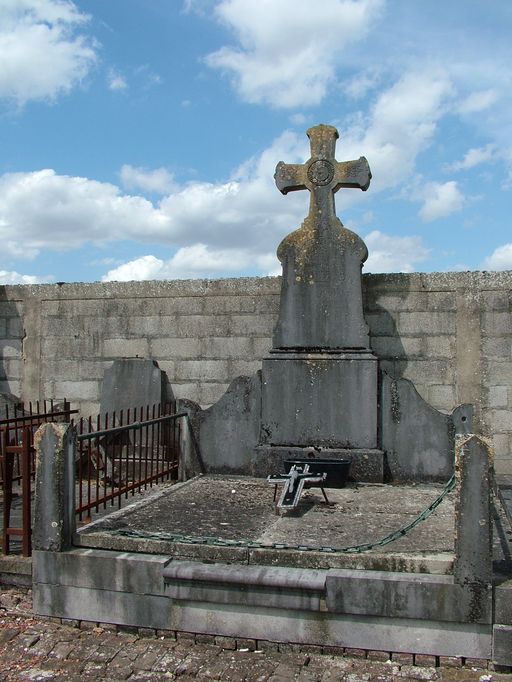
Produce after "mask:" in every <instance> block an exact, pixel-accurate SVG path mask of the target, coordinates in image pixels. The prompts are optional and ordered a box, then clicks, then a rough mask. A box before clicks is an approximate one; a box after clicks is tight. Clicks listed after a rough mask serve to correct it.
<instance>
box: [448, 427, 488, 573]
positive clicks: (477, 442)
mask: <svg viewBox="0 0 512 682" xmlns="http://www.w3.org/2000/svg"><path fill="white" fill-rule="evenodd" d="M493 459H494V457H493V449H492V445H491V444H490V441H489V440H488V439H487V438H484V437H482V436H476V435H474V434H464V435H462V434H461V435H457V436H456V439H455V476H456V480H457V488H456V490H457V500H456V506H455V564H454V577H455V582H457V583H459V584H479V585H490V583H491V582H492V515H491V501H492V472H493Z"/></svg>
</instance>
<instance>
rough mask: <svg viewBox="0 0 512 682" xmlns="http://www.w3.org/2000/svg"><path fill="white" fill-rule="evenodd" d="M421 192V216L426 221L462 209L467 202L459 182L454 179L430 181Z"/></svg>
mask: <svg viewBox="0 0 512 682" xmlns="http://www.w3.org/2000/svg"><path fill="white" fill-rule="evenodd" d="M420 194H421V196H422V199H423V206H422V207H421V209H420V211H419V216H420V218H421V219H422V220H423V221H424V222H426V223H428V222H431V221H432V220H437V219H438V218H445V217H446V216H449V215H451V214H452V213H455V212H456V211H460V210H461V209H462V207H463V206H464V204H465V202H466V199H465V197H464V195H463V194H462V192H461V191H460V189H459V186H458V184H457V183H456V182H455V181H453V180H450V181H449V182H445V183H440V182H429V183H427V184H426V185H425V187H424V188H422V190H421V192H420Z"/></svg>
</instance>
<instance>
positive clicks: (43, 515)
mask: <svg viewBox="0 0 512 682" xmlns="http://www.w3.org/2000/svg"><path fill="white" fill-rule="evenodd" d="M34 446H35V449H36V495H35V515H34V517H35V521H34V532H33V546H34V549H38V550H46V551H50V552H61V551H63V550H65V549H68V548H69V547H71V545H72V539H73V533H74V532H75V528H76V517H75V472H74V467H75V452H76V433H75V428H74V426H72V425H71V424H57V423H48V424H43V425H42V426H40V427H39V428H38V430H37V431H36V434H35V437H34Z"/></svg>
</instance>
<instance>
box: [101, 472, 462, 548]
mask: <svg viewBox="0 0 512 682" xmlns="http://www.w3.org/2000/svg"><path fill="white" fill-rule="evenodd" d="M454 487H455V475H453V476H452V477H451V478H450V480H449V481H448V482H447V483H446V485H445V487H444V489H443V491H442V493H441V494H440V495H439V497H437V498H436V499H435V500H434V501H433V502H432V504H430V505H429V506H428V507H427V508H426V509H424V510H423V511H422V512H420V513H419V514H418V516H417V517H416V518H415V519H414V520H413V521H411V522H410V523H408V524H407V525H406V526H402V528H399V529H398V530H395V531H393V532H392V533H389V534H388V535H386V536H385V537H383V538H381V539H380V540H377V541H376V542H368V543H365V544H362V545H349V546H347V547H310V546H308V545H287V544H285V543H281V542H273V543H268V544H265V543H263V542H254V541H253V540H227V539H225V538H219V537H212V536H202V537H193V536H190V535H183V534H181V533H166V532H156V533H149V532H145V531H139V530H127V529H122V530H106V531H105V532H107V533H110V534H112V535H121V536H123V537H130V538H141V539H144V540H160V541H167V542H176V543H182V544H186V545H210V546H216V547H247V548H249V549H294V550H301V551H305V552H325V553H330V554H334V553H337V554H339V553H345V554H360V553H362V552H369V551H371V550H372V549H375V548H376V547H384V546H385V545H389V544H390V543H391V542H395V540H399V539H400V538H403V537H405V536H406V535H407V534H408V533H409V532H410V531H411V530H412V529H413V528H416V526H418V525H419V524H420V523H423V521H425V520H426V519H428V518H429V516H431V515H432V514H433V513H434V511H435V510H436V509H437V508H438V507H439V505H440V504H441V502H442V501H443V500H444V499H445V497H446V496H447V495H448V494H449V493H450V492H451V491H452V490H453V488H454Z"/></svg>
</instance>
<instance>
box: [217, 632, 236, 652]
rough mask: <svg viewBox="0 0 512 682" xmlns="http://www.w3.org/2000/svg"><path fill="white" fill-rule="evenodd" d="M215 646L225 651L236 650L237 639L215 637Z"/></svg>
mask: <svg viewBox="0 0 512 682" xmlns="http://www.w3.org/2000/svg"><path fill="white" fill-rule="evenodd" d="M215 644H216V645H217V646H220V647H222V648H223V649H233V650H235V649H236V639H235V638H234V637H221V636H220V635H219V636H217V637H215Z"/></svg>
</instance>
